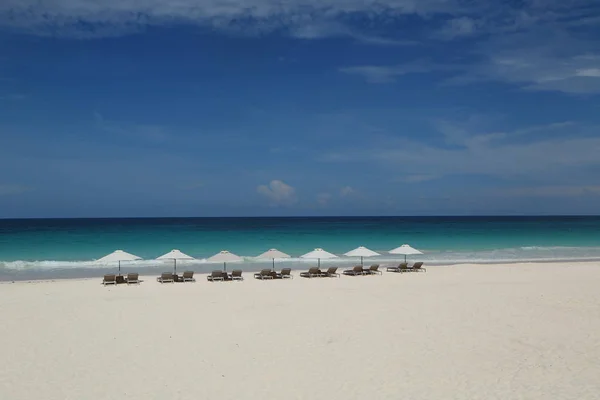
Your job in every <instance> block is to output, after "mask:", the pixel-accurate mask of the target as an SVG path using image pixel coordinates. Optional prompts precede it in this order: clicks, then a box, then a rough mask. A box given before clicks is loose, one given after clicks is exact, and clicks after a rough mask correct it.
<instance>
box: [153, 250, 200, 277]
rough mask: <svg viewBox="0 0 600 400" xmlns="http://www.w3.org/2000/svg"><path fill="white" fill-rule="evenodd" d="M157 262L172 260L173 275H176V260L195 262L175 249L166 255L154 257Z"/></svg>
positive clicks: (192, 258)
mask: <svg viewBox="0 0 600 400" xmlns="http://www.w3.org/2000/svg"><path fill="white" fill-rule="evenodd" d="M156 259H157V260H173V273H175V274H176V273H177V260H195V258H194V257H192V256H188V255H187V254H185V253H182V252H181V251H179V250H177V249H173V250H171V251H170V252H168V253H167V254H163V255H162V256H160V257H156Z"/></svg>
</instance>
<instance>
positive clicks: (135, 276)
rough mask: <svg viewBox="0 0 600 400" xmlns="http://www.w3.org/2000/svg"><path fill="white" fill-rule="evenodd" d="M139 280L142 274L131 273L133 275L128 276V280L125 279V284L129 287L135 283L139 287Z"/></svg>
mask: <svg viewBox="0 0 600 400" xmlns="http://www.w3.org/2000/svg"><path fill="white" fill-rule="evenodd" d="M139 278H140V274H138V273H137V272H131V273H129V274H127V278H125V282H126V283H127V284H128V285H131V284H134V283H136V284H138V285H139V284H140V279H139Z"/></svg>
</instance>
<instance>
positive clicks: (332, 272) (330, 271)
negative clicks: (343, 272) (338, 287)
mask: <svg viewBox="0 0 600 400" xmlns="http://www.w3.org/2000/svg"><path fill="white" fill-rule="evenodd" d="M337 269H338V267H329V268H327V274H335V273H336V272H337Z"/></svg>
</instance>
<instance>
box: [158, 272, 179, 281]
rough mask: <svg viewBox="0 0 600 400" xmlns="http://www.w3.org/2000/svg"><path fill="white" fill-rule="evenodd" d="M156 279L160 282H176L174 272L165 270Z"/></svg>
mask: <svg viewBox="0 0 600 400" xmlns="http://www.w3.org/2000/svg"><path fill="white" fill-rule="evenodd" d="M156 280H157V281H158V282H160V283H169V282H170V283H175V280H174V279H173V274H172V273H171V272H163V273H162V274H160V276H159V277H158V278H156Z"/></svg>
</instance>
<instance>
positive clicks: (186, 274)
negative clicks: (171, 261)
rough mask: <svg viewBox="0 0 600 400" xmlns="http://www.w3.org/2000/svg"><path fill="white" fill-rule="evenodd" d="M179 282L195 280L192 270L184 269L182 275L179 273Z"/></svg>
mask: <svg viewBox="0 0 600 400" xmlns="http://www.w3.org/2000/svg"><path fill="white" fill-rule="evenodd" d="M181 282H184V283H185V282H196V279H194V271H185V272H184V273H183V275H181Z"/></svg>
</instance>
